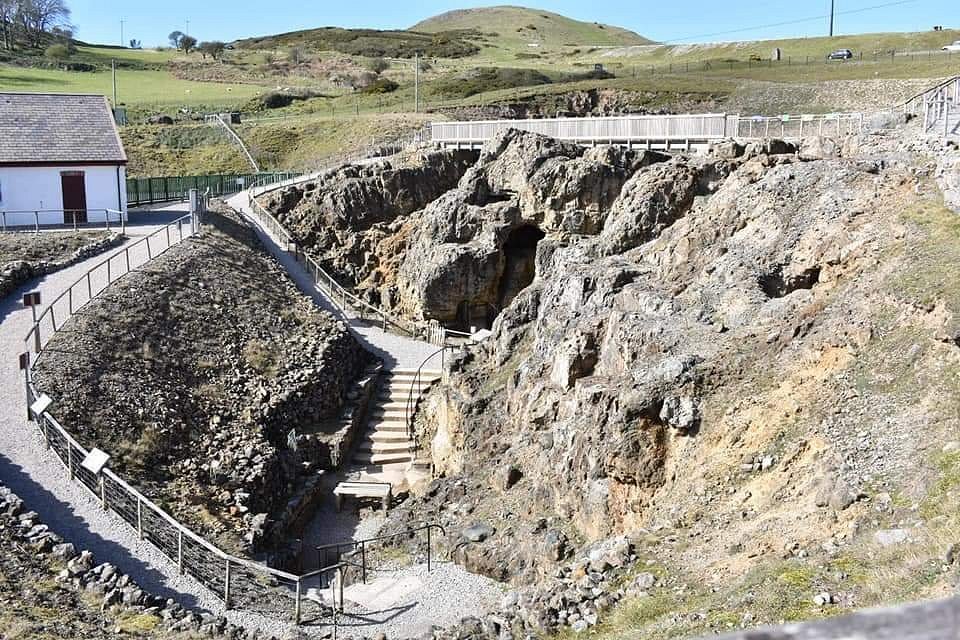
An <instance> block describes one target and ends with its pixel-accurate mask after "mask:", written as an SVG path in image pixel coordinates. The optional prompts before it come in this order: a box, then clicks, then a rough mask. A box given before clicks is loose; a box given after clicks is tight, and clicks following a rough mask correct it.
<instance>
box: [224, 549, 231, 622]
mask: <svg viewBox="0 0 960 640" xmlns="http://www.w3.org/2000/svg"><path fill="white" fill-rule="evenodd" d="M223 608H224V609H226V610H228V611H229V610H230V558H227V572H226V575H225V576H224V583H223Z"/></svg>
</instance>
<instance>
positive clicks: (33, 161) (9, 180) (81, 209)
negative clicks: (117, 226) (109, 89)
mask: <svg viewBox="0 0 960 640" xmlns="http://www.w3.org/2000/svg"><path fill="white" fill-rule="evenodd" d="M126 164H127V154H126V153H125V152H124V150H123V143H122V142H121V141H120V134H119V132H118V131H117V127H116V124H115V123H114V121H113V113H112V111H111V109H110V104H109V103H108V102H107V99H106V98H105V97H104V96H97V95H77V94H48V93H0V215H2V218H3V221H4V223H5V224H6V226H8V227H9V226H22V225H34V224H36V223H37V222H39V224H41V225H46V224H73V223H74V222H77V223H84V222H91V223H92V222H104V221H105V220H106V219H107V217H108V216H109V219H110V220H111V221H114V222H118V221H119V218H120V216H121V215H122V216H123V217H124V218H126V213H127V189H126V184H127V180H126V178H127V176H126Z"/></svg>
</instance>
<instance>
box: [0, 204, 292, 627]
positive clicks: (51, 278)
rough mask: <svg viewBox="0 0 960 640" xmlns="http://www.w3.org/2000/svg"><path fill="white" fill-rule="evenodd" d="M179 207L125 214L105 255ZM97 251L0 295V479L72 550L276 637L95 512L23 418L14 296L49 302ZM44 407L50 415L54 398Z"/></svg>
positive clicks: (134, 256)
mask: <svg viewBox="0 0 960 640" xmlns="http://www.w3.org/2000/svg"><path fill="white" fill-rule="evenodd" d="M184 213H185V212H182V211H179V207H171V208H168V209H165V210H162V211H158V212H157V213H152V214H149V215H140V216H137V215H136V214H133V215H131V224H130V225H129V226H128V228H127V236H128V238H129V239H128V240H127V241H126V242H125V243H124V244H123V245H121V246H120V247H119V248H118V249H116V250H114V251H113V252H112V253H111V254H110V255H118V254H120V253H122V252H123V251H124V249H125V248H126V247H129V246H130V245H132V244H133V243H135V242H136V241H138V240H140V239H141V238H142V237H143V236H145V235H147V234H149V233H151V232H153V231H155V230H157V229H158V228H160V227H161V226H162V225H163V224H166V223H167V222H169V221H171V220H173V219H175V218H177V217H179V216H180V215H183V214H184ZM185 231H186V229H185ZM165 246H166V242H165V239H164V238H163V234H161V236H159V237H158V239H157V241H156V242H154V241H153V240H151V248H152V249H154V250H157V249H160V248H165ZM130 254H131V262H132V263H133V264H134V265H137V264H141V263H143V262H145V261H146V259H147V256H146V247H145V246H141V247H138V248H136V249H134V250H131V252H130ZM105 257H106V255H100V256H95V257H93V258H90V259H89V260H86V261H84V262H81V263H78V264H76V265H73V266H72V267H69V268H67V269H64V270H62V271H58V272H56V273H53V274H50V275H48V276H46V277H44V278H41V279H39V280H35V281H32V282H30V283H28V284H27V285H26V286H24V287H22V288H21V289H20V290H18V291H16V292H14V293H13V294H12V295H10V296H8V297H7V298H5V299H3V300H0V354H2V355H0V381H2V384H0V478H2V480H3V482H4V484H6V485H7V486H8V487H9V488H10V489H11V490H12V491H14V492H15V493H16V494H18V495H19V496H20V497H21V498H22V499H23V500H24V502H25V503H26V505H27V507H28V508H29V509H31V510H33V511H36V512H37V513H38V514H39V515H40V518H41V520H42V521H43V522H44V523H46V524H47V525H49V526H50V528H51V529H52V530H53V531H56V532H57V533H58V534H60V535H61V536H63V537H64V538H65V539H67V540H69V541H70V542H72V543H74V544H75V545H76V546H77V548H78V549H87V550H89V551H91V552H93V554H94V557H95V558H96V559H97V561H98V562H111V563H113V564H114V565H116V566H117V567H118V568H119V569H120V570H121V571H123V572H124V573H127V574H128V575H130V577H131V578H132V579H133V580H135V581H136V582H137V583H138V584H139V585H140V586H141V587H142V588H144V589H146V590H147V591H149V592H151V593H153V594H156V595H158V596H163V597H166V598H173V599H175V600H176V601H177V602H179V603H180V604H182V605H183V606H185V607H189V608H192V609H195V610H199V611H208V612H211V613H214V614H218V615H221V614H222V615H226V617H227V618H228V619H229V620H230V621H231V622H233V623H235V624H240V625H243V626H245V627H247V628H250V629H260V630H263V631H266V632H268V633H271V634H275V635H277V636H280V635H282V634H283V633H284V632H285V630H286V626H287V625H284V624H281V623H277V622H275V621H271V620H266V619H263V618H261V617H259V616H256V615H251V614H246V613H242V612H236V611H231V612H224V611H223V607H222V605H221V603H220V601H219V600H218V599H217V598H216V597H215V596H214V595H213V594H212V593H211V592H209V591H208V590H207V589H206V588H204V587H203V586H201V585H200V584H199V583H197V582H196V581H195V580H193V579H192V578H189V577H185V576H179V575H177V568H176V565H175V564H174V563H171V562H170V561H169V560H167V558H166V557H165V556H164V555H163V554H162V553H160V552H159V551H158V550H157V549H155V548H154V547H153V546H152V545H150V544H148V543H145V542H143V541H140V540H138V539H137V535H136V532H135V531H134V530H133V529H132V528H130V527H129V526H128V525H127V524H126V523H125V522H123V521H122V520H121V519H120V518H119V517H118V516H116V515H115V514H114V513H112V512H105V511H103V510H102V509H101V508H100V505H99V503H98V502H97V501H96V500H95V499H94V497H93V496H92V495H91V494H90V493H89V492H87V490H86V489H85V488H83V486H81V485H80V484H79V483H73V482H71V481H70V479H69V476H68V475H67V473H66V471H65V470H64V468H63V466H62V465H61V464H60V462H59V461H58V460H57V458H56V457H55V456H54V454H52V453H50V452H48V451H46V449H45V448H44V446H43V440H42V438H41V437H40V435H39V432H38V430H37V429H36V426H35V425H34V424H33V423H31V422H29V421H28V420H27V418H26V408H25V406H24V405H25V402H24V391H23V376H22V375H21V373H20V371H19V370H18V366H17V355H18V354H20V353H22V352H23V351H24V350H25V349H24V344H23V339H24V336H26V334H27V332H28V331H29V330H30V326H31V324H32V320H31V312H30V310H29V309H25V308H23V306H22V304H21V302H20V300H21V298H22V294H23V293H25V292H26V291H31V290H36V291H40V293H41V296H42V298H43V301H44V303H47V302H49V301H52V300H53V299H54V298H55V297H56V296H58V295H59V294H60V293H61V292H63V291H65V290H66V289H67V287H69V286H70V285H71V284H72V283H73V282H75V281H76V280H77V279H78V278H80V277H81V276H83V274H85V273H86V272H87V271H88V270H89V269H90V268H91V267H92V266H94V265H96V264H97V263H99V262H100V261H102V260H103V259H104V258H105ZM134 277H135V275H134ZM105 280H106V276H105V273H100V274H99V277H98V278H94V280H93V286H94V290H97V289H99V288H101V287H102V286H103V285H104V284H105V282H104V281H105ZM77 302H81V301H77ZM81 313H82V311H81ZM58 317H59V318H60V319H61V320H62V319H63V318H65V317H66V315H62V316H60V315H59V314H58ZM52 413H53V414H54V415H56V404H54V405H53V409H52Z"/></svg>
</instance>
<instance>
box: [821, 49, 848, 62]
mask: <svg viewBox="0 0 960 640" xmlns="http://www.w3.org/2000/svg"><path fill="white" fill-rule="evenodd" d="M851 58H853V51H850V49H837V50H836V51H833V52H831V53H830V55H828V56H827V60H850V59H851Z"/></svg>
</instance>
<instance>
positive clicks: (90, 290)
mask: <svg viewBox="0 0 960 640" xmlns="http://www.w3.org/2000/svg"><path fill="white" fill-rule="evenodd" d="M87 300H93V286H92V285H91V284H90V272H89V271H87Z"/></svg>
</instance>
